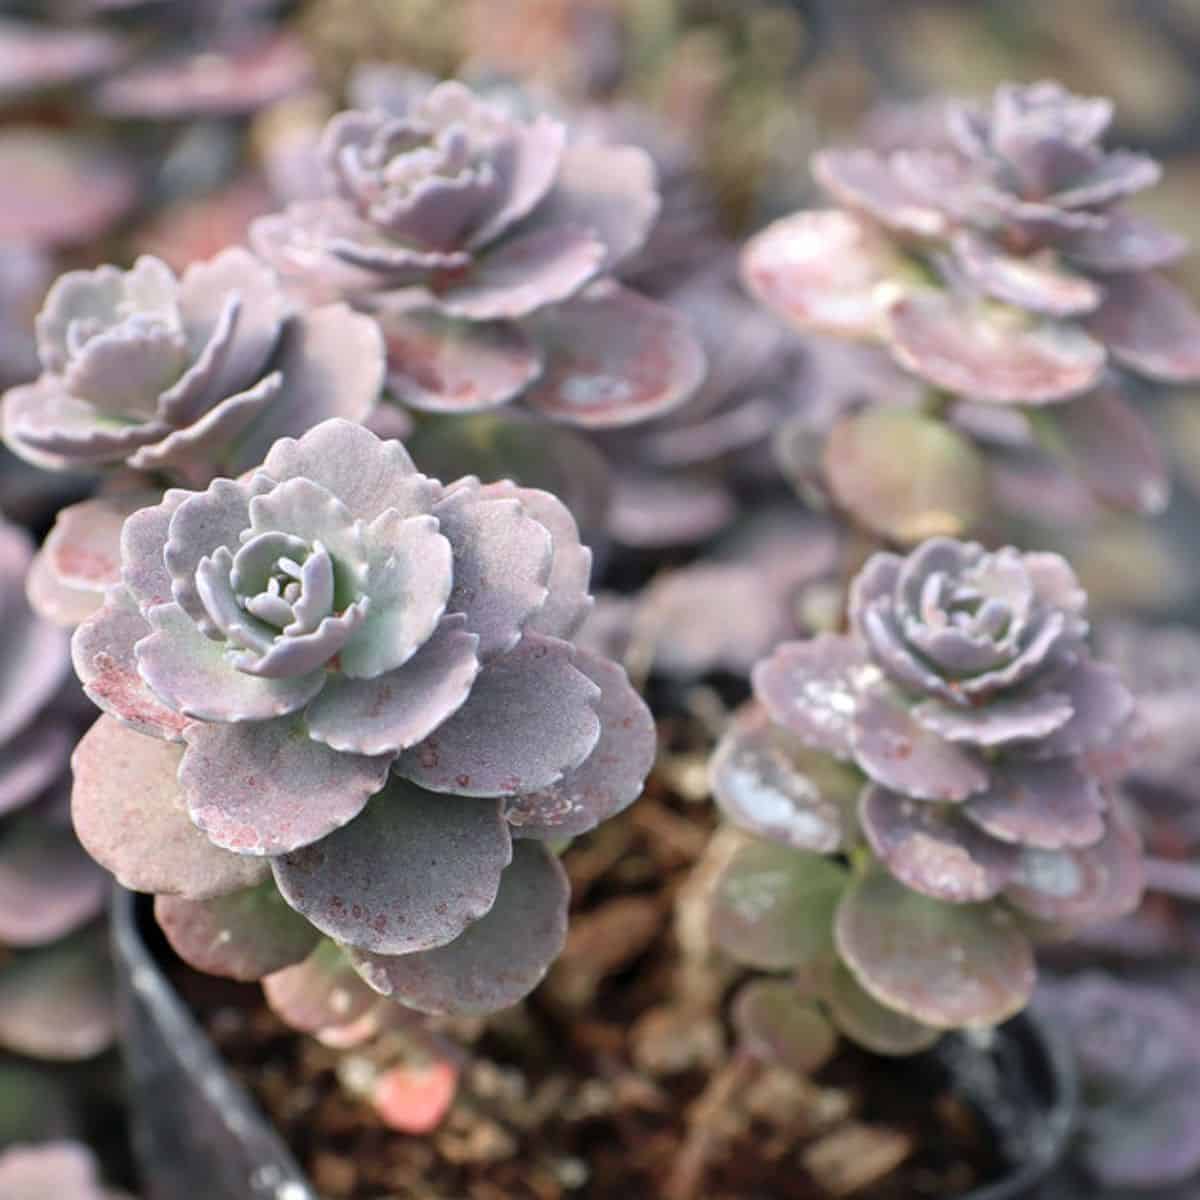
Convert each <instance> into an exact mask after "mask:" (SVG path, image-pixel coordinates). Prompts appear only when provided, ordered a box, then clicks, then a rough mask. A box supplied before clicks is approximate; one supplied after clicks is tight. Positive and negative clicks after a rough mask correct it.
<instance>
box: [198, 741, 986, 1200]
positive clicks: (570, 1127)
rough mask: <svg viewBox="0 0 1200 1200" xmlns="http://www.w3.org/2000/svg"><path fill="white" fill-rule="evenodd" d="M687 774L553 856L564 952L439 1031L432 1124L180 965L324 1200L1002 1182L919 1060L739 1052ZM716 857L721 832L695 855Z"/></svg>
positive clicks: (915, 1195) (901, 1191)
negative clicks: (437, 1112) (360, 1085)
mask: <svg viewBox="0 0 1200 1200" xmlns="http://www.w3.org/2000/svg"><path fill="white" fill-rule="evenodd" d="M701 778H702V773H700V759H699V758H698V757H694V756H691V757H689V756H687V755H680V756H678V757H677V758H676V759H674V760H672V762H671V763H670V764H669V765H668V768H667V769H666V770H665V771H664V770H660V771H659V773H658V774H657V775H656V776H655V777H654V779H653V780H652V782H651V787H650V789H649V791H648V793H647V795H646V796H645V797H644V798H643V799H642V800H641V801H640V802H639V803H638V804H636V805H635V806H634V807H633V809H631V810H630V811H629V812H627V813H625V814H624V815H623V816H622V817H620V818H618V819H616V820H614V821H612V822H609V823H608V825H607V826H604V827H602V828H601V829H600V830H598V831H596V832H595V833H594V834H592V835H589V836H588V837H585V838H581V839H579V841H578V842H576V843H575V845H573V846H572V847H571V849H570V850H569V851H568V852H567V854H566V856H565V859H564V861H565V863H566V865H567V867H568V870H569V872H570V874H571V877H572V881H573V884H574V896H575V899H574V907H575V911H574V914H573V917H572V928H571V935H570V940H569V943H568V946H567V950H566V953H565V954H564V955H563V957H562V959H561V960H560V961H559V963H557V964H556V966H555V968H554V969H553V971H552V972H551V974H550V976H549V977H548V979H547V980H546V982H545V984H544V985H543V986H542V988H540V989H539V991H538V992H537V993H536V994H535V996H534V997H533V998H532V1000H531V1001H530V1002H528V1003H527V1004H525V1005H523V1006H522V1007H521V1008H519V1009H517V1010H514V1011H513V1012H511V1013H508V1014H504V1015H502V1016H501V1017H500V1018H496V1019H493V1020H491V1021H489V1022H487V1023H483V1022H459V1023H457V1024H452V1025H450V1026H445V1027H443V1028H444V1029H445V1031H446V1032H449V1033H451V1034H452V1035H453V1036H454V1037H455V1038H457V1039H458V1040H460V1041H466V1042H467V1043H468V1044H469V1045H470V1057H469V1058H468V1059H467V1060H466V1062H465V1064H464V1066H463V1071H462V1079H461V1085H460V1089H459V1093H458V1097H457V1099H456V1102H455V1104H454V1107H453V1108H452V1110H451V1112H450V1114H449V1115H448V1117H447V1118H446V1119H445V1120H444V1121H443V1123H442V1124H441V1126H440V1127H439V1128H438V1129H437V1130H436V1131H435V1132H434V1133H433V1134H431V1135H429V1136H425V1137H413V1136H408V1135H404V1134H399V1133H395V1132H392V1131H391V1130H389V1129H387V1128H386V1127H384V1126H383V1125H382V1123H381V1122H380V1120H379V1118H378V1117H377V1116H376V1115H375V1113H374V1111H373V1110H372V1109H371V1108H370V1107H369V1106H368V1105H367V1104H366V1103H363V1102H360V1101H358V1100H356V1099H354V1098H353V1097H352V1096H351V1095H350V1094H349V1093H348V1092H347V1091H346V1090H345V1089H344V1088H343V1087H342V1086H341V1084H340V1083H339V1077H338V1073H337V1068H338V1064H339V1060H340V1061H341V1062H342V1068H343V1077H344V1076H345V1057H346V1052H337V1051H334V1050H331V1049H328V1048H326V1047H324V1046H321V1045H319V1044H318V1043H317V1042H315V1041H314V1040H312V1039H310V1038H304V1037H297V1036H295V1035H294V1034H292V1033H290V1032H289V1031H288V1030H287V1029H286V1028H285V1027H284V1026H283V1025H282V1024H281V1023H280V1021H279V1020H278V1018H276V1017H275V1016H274V1015H273V1014H272V1013H271V1012H270V1011H269V1010H268V1009H267V1008H266V1006H265V1005H264V1003H263V1002H262V998H261V994H260V992H259V990H258V988H257V987H253V986H249V985H238V984H229V985H225V984H224V983H218V984H217V986H213V983H214V981H211V980H207V979H204V978H202V977H199V976H195V975H192V974H191V973H190V972H187V971H186V968H182V967H181V968H180V969H179V972H178V974H177V976H176V977H177V979H178V982H179V983H180V985H181V987H182V988H183V990H184V991H185V993H186V994H187V995H188V997H189V999H190V1000H191V1002H192V1003H193V1005H194V1007H196V1008H197V1010H198V1011H199V1012H200V1015H201V1018H202V1020H203V1021H204V1023H205V1024H206V1026H207V1028H208V1029H209V1031H210V1032H211V1034H212V1036H213V1038H214V1039H215V1041H216V1043H217V1045H218V1046H219V1047H220V1049H221V1051H222V1053H223V1054H224V1056H225V1058H226V1059H227V1060H228V1062H229V1063H230V1064H231V1065H232V1067H233V1070H234V1071H235V1073H236V1074H237V1075H238V1076H239V1077H240V1078H241V1079H242V1080H243V1081H244V1082H245V1084H246V1085H247V1086H248V1087H249V1088H250V1090H251V1091H252V1092H253V1094H254V1095H255V1096H256V1097H257V1098H258V1100H259V1102H260V1103H261V1104H262V1105H263V1107H264V1108H265V1109H266V1110H267V1111H268V1112H269V1114H270V1115H271V1117H272V1118H273V1119H274V1121H275V1122H276V1124H277V1125H278V1127H279V1128H280V1130H281V1131H282V1132H283V1134H284V1136H285V1138H286V1140H287V1141H288V1142H289V1143H290V1144H291V1146H292V1147H293V1150H294V1151H295V1153H296V1155H297V1157H298V1158H299V1160H300V1162H301V1163H302V1164H303V1165H304V1167H305V1168H306V1170H307V1171H308V1172H309V1174H310V1176H311V1178H312V1180H313V1182H314V1184H315V1185H316V1187H317V1189H318V1191H319V1192H320V1193H321V1195H322V1196H323V1197H327V1198H328V1200H368V1198H369V1200H381V1198H384V1197H387V1198H388V1200H391V1198H397V1200H572V1198H575V1197H578V1198H581V1200H582V1198H590V1200H655V1198H658V1197H662V1198H663V1200H831V1198H832V1197H840V1196H855V1197H861V1198H862V1200H922V1198H924V1197H929V1198H933V1197H952V1196H959V1195H961V1194H963V1193H964V1192H966V1191H968V1190H969V1189H970V1188H971V1187H973V1186H975V1185H976V1184H978V1183H980V1182H982V1181H984V1180H987V1179H988V1178H992V1177H994V1176H995V1175H996V1174H997V1173H998V1171H999V1170H1000V1164H999V1163H998V1162H997V1160H996V1156H995V1153H994V1151H993V1149H992V1147H991V1145H990V1139H989V1137H988V1134H987V1131H986V1129H985V1128H984V1127H983V1126H982V1123H981V1122H980V1121H979V1119H978V1118H977V1117H976V1115H975V1114H974V1113H973V1112H972V1111H971V1110H970V1109H968V1108H967V1107H966V1106H965V1105H964V1104H963V1103H962V1102H961V1101H960V1100H959V1099H957V1098H956V1097H955V1095H954V1094H953V1092H952V1091H951V1089H950V1087H949V1085H948V1082H947V1079H946V1076H945V1075H944V1073H942V1071H941V1069H940V1068H939V1066H938V1064H937V1062H936V1061H932V1060H931V1059H930V1058H929V1057H928V1056H926V1057H923V1058H921V1059H917V1060H913V1061H884V1060H880V1059H877V1058H874V1057H872V1056H870V1055H867V1054H863V1053H860V1052H858V1051H856V1050H854V1049H853V1048H849V1047H847V1048H845V1049H843V1050H842V1051H841V1052H840V1053H839V1055H838V1056H837V1057H836V1058H835V1060H834V1061H833V1062H832V1063H831V1064H830V1065H829V1066H828V1067H826V1068H825V1070H823V1071H822V1072H821V1073H820V1074H819V1075H818V1076H817V1077H816V1079H815V1080H813V1081H808V1080H804V1079H801V1078H799V1077H797V1076H795V1075H791V1074H788V1073H786V1072H783V1071H780V1070H776V1069H770V1068H767V1067H765V1066H763V1065H762V1064H758V1063H754V1062H751V1061H748V1060H746V1059H744V1058H743V1057H741V1056H739V1055H737V1054H736V1053H735V1049H734V1047H733V1046H732V1045H731V1040H730V1037H729V1029H728V1023H727V1021H726V1019H725V1014H724V1008H725V1007H726V1001H727V999H728V994H729V991H730V988H731V986H732V985H733V984H734V983H735V982H736V979H735V977H734V976H733V975H732V974H731V973H730V971H729V969H728V968H727V967H723V966H721V965H720V964H719V963H717V962H716V961H715V960H714V959H713V957H712V956H711V955H710V954H709V953H708V950H707V946H706V945H705V944H704V936H703V922H702V921H699V920H698V919H697V912H698V909H697V905H696V904H695V895H696V893H697V891H698V890H699V889H701V888H702V886H703V875H704V871H703V869H702V870H701V871H700V872H697V871H696V870H695V868H696V866H697V862H698V860H700V859H701V856H702V855H705V853H706V852H705V847H706V844H708V843H709V834H710V830H711V827H712V824H713V817H712V814H711V810H710V806H709V805H707V804H704V803H698V802H696V800H698V799H699V796H700V794H701V793H702V791H703V785H702V783H701V782H700V780H701ZM689 793H692V794H693V795H694V796H695V797H696V800H693V801H689V800H688V799H686V798H685V797H686V796H687V795H688V794H689ZM714 854H716V855H718V856H719V854H720V841H719V839H718V841H717V843H716V844H715V847H714V848H712V849H710V850H709V851H708V852H707V861H708V862H709V863H710V866H711V864H712V858H713V855H714ZM689 880H690V882H689ZM677 901H679V902H678V903H677ZM351 1053H354V1052H351Z"/></svg>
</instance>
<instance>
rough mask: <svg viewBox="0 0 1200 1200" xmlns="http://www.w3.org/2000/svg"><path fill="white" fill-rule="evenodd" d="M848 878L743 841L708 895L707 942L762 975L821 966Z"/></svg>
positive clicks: (819, 862)
mask: <svg viewBox="0 0 1200 1200" xmlns="http://www.w3.org/2000/svg"><path fill="white" fill-rule="evenodd" d="M848 882H849V876H848V875H847V873H846V870H845V868H843V867H840V866H838V864H837V863H835V862H833V861H831V860H830V859H828V858H825V857H823V856H822V855H819V854H809V853H807V852H804V851H800V850H792V849H791V848H790V847H787V846H779V845H776V844H775V843H774V842H757V841H756V842H749V843H747V844H746V845H744V846H742V847H740V848H739V849H738V851H737V853H736V854H735V855H734V856H733V858H732V860H731V861H730V862H729V863H728V865H727V866H726V867H725V869H724V870H723V871H722V873H721V875H720V877H719V878H718V880H717V883H716V887H715V888H714V890H713V896H712V905H711V909H710V915H709V921H710V928H711V931H712V936H713V939H714V940H715V941H716V943H717V945H718V946H720V947H721V949H722V950H724V951H725V953H726V954H728V955H729V956H730V957H731V958H734V959H736V960H737V961H738V962H741V963H745V964H746V965H747V966H751V967H758V968H760V969H762V970H766V971H779V970H785V969H787V968H789V967H805V966H810V965H814V964H817V965H819V964H821V963H824V962H828V961H829V960H831V959H832V957H833V940H832V936H833V935H832V929H833V914H834V911H835V909H836V908H837V906H838V902H839V900H840V899H841V895H842V892H843V891H844V890H845V888H846V885H847V883H848Z"/></svg>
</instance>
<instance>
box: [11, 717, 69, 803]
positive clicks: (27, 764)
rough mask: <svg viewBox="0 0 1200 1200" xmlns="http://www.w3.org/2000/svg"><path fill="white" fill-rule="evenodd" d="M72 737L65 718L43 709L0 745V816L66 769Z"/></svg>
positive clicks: (45, 785)
mask: <svg viewBox="0 0 1200 1200" xmlns="http://www.w3.org/2000/svg"><path fill="white" fill-rule="evenodd" d="M74 741H75V735H74V731H73V730H72V729H71V727H70V725H69V724H68V722H67V721H65V720H63V719H62V718H61V717H60V716H58V715H56V714H54V713H46V714H44V715H43V716H41V717H39V718H38V720H37V721H36V722H35V723H34V724H33V725H31V726H30V727H29V728H27V729H24V730H22V731H21V735H20V736H19V737H16V738H12V739H11V740H9V741H8V742H6V743H5V744H4V745H3V746H2V747H0V817H2V816H6V815H7V814H8V813H11V812H15V811H16V810H17V809H19V808H23V807H24V806H25V805H26V804H28V803H29V802H30V801H31V800H33V799H35V798H36V797H37V796H39V795H41V793H42V792H44V791H45V790H46V789H47V788H48V787H49V786H50V785H51V784H52V783H53V782H54V781H55V780H56V779H58V778H59V777H60V776H61V775H62V774H63V773H64V772H65V771H66V766H67V759H68V758H69V757H70V754H71V747H72V745H73V744H74Z"/></svg>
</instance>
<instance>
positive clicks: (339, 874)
mask: <svg viewBox="0 0 1200 1200" xmlns="http://www.w3.org/2000/svg"><path fill="white" fill-rule="evenodd" d="M590 561H591V556H590V552H589V551H587V550H586V549H585V548H584V547H582V546H581V545H580V543H579V539H578V534H577V530H576V527H575V523H574V521H573V520H572V518H571V517H570V515H569V513H568V512H567V510H566V509H565V508H564V507H563V505H562V504H561V503H560V502H559V501H557V500H556V499H555V498H554V497H552V496H551V495H549V494H548V493H544V492H539V491H536V490H532V489H528V488H521V487H518V486H516V485H514V484H511V483H494V484H488V485H482V484H480V482H479V481H478V480H477V479H474V478H466V479H462V480H459V481H458V482H457V483H453V484H450V485H442V484H440V483H438V482H437V481H435V480H433V479H430V478H427V477H425V476H423V475H421V474H419V473H418V472H417V471H416V469H415V467H414V466H413V464H412V461H411V459H410V458H409V457H408V454H407V453H406V452H405V450H404V448H403V447H402V446H401V445H400V444H399V443H398V442H394V441H390V442H389V441H382V440H380V439H379V438H377V437H376V436H375V435H374V434H372V433H371V432H369V431H368V430H366V429H364V428H362V427H361V426H357V425H354V424H351V423H349V422H346V421H343V420H331V421H326V422H324V423H322V424H321V425H318V426H317V427H316V428H315V429H313V430H311V431H309V432H308V433H307V434H305V435H304V436H303V437H301V438H300V439H299V440H293V439H289V438H285V439H282V440H280V441H278V442H276V443H275V445H274V446H273V447H272V448H271V449H270V451H269V453H268V454H267V456H266V459H265V460H264V462H263V464H262V466H261V468H259V469H257V470H254V471H251V472H248V473H247V474H245V475H243V476H242V477H241V478H240V479H239V480H230V479H217V480H215V481H213V482H212V483H211V484H210V485H209V487H208V488H207V490H205V491H203V492H187V491H183V490H171V491H168V492H167V493H166V495H165V497H164V498H163V500H162V502H161V503H159V504H157V505H155V506H153V507H150V508H145V509H141V510H139V511H138V512H135V513H134V514H133V515H132V516H130V517H129V519H128V520H127V521H126V522H125V525H124V529H123V532H122V536H121V581H122V582H121V584H120V586H118V587H116V588H114V589H113V591H112V592H111V593H110V595H109V598H108V601H107V603H106V605H105V607H104V608H103V609H101V610H100V612H98V613H97V614H95V615H94V616H93V617H91V618H89V619H88V620H87V621H85V622H84V623H83V624H82V625H80V627H79V628H78V630H77V631H76V633H75V637H74V643H73V653H74V660H75V666H76V670H77V672H78V674H79V676H80V679H81V680H82V682H83V685H84V688H85V690H86V692H87V694H88V695H89V696H90V697H91V698H92V699H93V700H94V701H95V702H96V703H97V704H98V705H99V706H100V707H101V708H102V709H104V710H105V711H106V713H108V714H111V715H108V716H105V717H102V718H101V720H100V721H99V722H98V723H97V724H96V726H95V727H94V728H93V729H92V731H91V732H89V734H88V735H87V737H85V739H84V740H83V742H82V743H81V744H80V747H79V749H78V750H77V752H76V756H75V774H76V782H75V791H74V796H73V815H74V820H75V826H76V829H77V831H78V833H79V836H80V838H81V840H82V841H83V843H84V845H85V847H86V848H87V849H88V850H89V851H90V852H91V853H92V854H93V855H94V857H96V858H97V859H98V860H99V861H100V862H101V863H102V864H103V865H105V866H106V867H108V868H109V870H111V871H112V872H113V874H115V875H116V876H117V878H118V879H119V880H121V882H123V883H124V884H125V885H126V886H129V887H132V888H134V889H135V890H139V891H147V892H153V893H156V894H158V914H159V920H160V923H162V924H163V926H164V928H165V929H166V932H167V934H168V936H169V937H170V938H171V939H172V941H173V943H174V945H175V946H176V948H177V949H179V950H180V952H181V953H182V954H183V955H184V956H185V957H187V958H189V960H190V961H192V962H193V963H194V964H196V965H199V966H201V968H202V969H207V970H214V971H218V972H221V971H223V972H225V973H229V974H234V975H236V976H239V977H243V978H257V977H261V976H264V975H273V974H274V973H276V972H282V971H284V969H285V968H286V969H287V970H288V971H291V972H292V973H293V975H294V973H295V972H296V971H301V972H302V973H303V974H304V975H305V977H306V978H308V977H312V976H313V975H315V976H317V977H326V978H327V977H328V976H329V974H330V972H331V971H333V972H334V973H337V972H341V973H342V974H345V975H348V974H351V971H350V966H349V964H348V963H347V961H346V960H347V957H348V959H349V962H350V963H352V964H353V967H354V969H355V970H357V971H358V972H359V973H360V974H361V975H362V978H363V979H365V980H366V982H367V983H368V984H369V985H370V987H371V988H373V989H375V991H376V992H379V993H383V994H387V995H392V996H394V997H395V998H396V999H398V1000H399V1001H401V1002H402V1003H404V1004H406V1005H409V1006H410V1007H413V1008H417V1009H421V1010H428V1011H467V1012H478V1011H490V1010H491V1009H493V1008H499V1007H504V1006H506V1005H508V1004H511V1003H513V1002H515V1001H516V1000H517V999H519V998H520V997H521V996H522V995H524V994H525V992H527V991H528V990H529V989H530V988H532V987H533V986H534V985H535V984H536V983H537V981H538V980H539V979H540V977H541V975H542V973H543V972H544V971H545V969H546V967H547V966H548V965H549V962H550V961H551V960H552V959H553V957H554V956H555V955H556V954H557V952H558V950H559V949H560V947H561V943H562V938H563V936H564V932H565V919H566V903H567V886H566V880H565V876H564V874H563V872H562V869H561V867H560V866H559V865H558V862H557V860H556V859H555V857H554V855H553V853H551V852H550V849H549V848H548V846H547V845H546V844H545V843H546V842H547V841H550V842H553V841H557V840H559V839H563V838H569V837H572V836H574V835H575V834H577V833H581V832H584V831H586V830H587V829H590V828H592V827H593V826H594V825H596V824H597V823H598V822H600V821H601V820H603V819H605V818H606V817H608V816H611V815H612V814H613V813H615V812H617V811H619V810H620V809H621V808H623V807H624V806H626V805H627V804H629V803H631V802H632V801H633V800H634V799H635V798H636V797H637V795H638V794H639V792H640V790H641V785H642V781H643V779H644V777H645V774H646V772H647V771H648V770H649V767H650V763H651V760H652V758H653V752H654V727H653V723H652V721H651V719H650V715H649V712H648V711H647V709H646V708H645V706H644V705H643V704H642V702H641V700H640V699H639V698H638V696H637V694H636V693H635V692H634V691H633V690H632V688H631V687H630V686H629V683H628V681H627V680H626V678H625V676H624V673H623V672H622V671H621V670H620V668H619V667H617V666H616V665H615V664H613V663H611V662H608V661H606V660H604V659H602V658H599V657H597V656H595V655H592V654H589V653H587V652H584V651H582V650H577V649H576V648H575V647H573V645H572V644H571V641H570V639H571V637H572V635H573V633H574V631H575V629H576V628H577V626H578V624H579V622H580V621H581V620H582V619H583V617H584V615H585V614H586V612H587V609H588V607H589V604H590V597H589V595H588V575H589V570H590ZM147 735H149V736H147ZM219 930H224V931H226V932H228V934H229V937H227V938H225V937H221V938H214V931H219ZM323 938H324V939H326V940H323ZM343 951H344V954H343ZM310 956H311V957H312V959H313V961H312V962H310V963H309V966H308V967H307V968H305V967H304V965H303V964H304V961H305V960H308V959H309V958H310ZM295 964H300V966H296V965H295ZM285 974H286V972H285ZM291 977H292V976H289V978H291ZM280 986H283V987H284V991H285V992H286V990H287V988H286V986H284V985H280ZM317 990H318V992H319V990H320V989H317ZM364 990H366V991H367V995H368V996H370V994H371V993H370V992H369V990H367V989H364ZM312 992H313V989H312V988H311V987H302V988H301V989H300V1002H301V1004H302V1005H307V1006H308V1007H309V1008H312V1007H313V1006H315V1005H317V1001H316V999H315V998H314V997H313V995H312ZM281 1003H284V1002H283V1001H281ZM367 1008H369V1005H367V1004H365V1003H364V1006H363V1008H362V1009H361V1010H360V1011H358V1012H355V1013H342V1014H341V1016H342V1017H343V1018H344V1019H343V1020H342V1021H335V1020H333V1019H327V1017H328V1014H326V1013H324V1012H322V1013H321V1015H320V1017H319V1018H317V1017H311V1018H310V1020H311V1021H312V1022H313V1027H317V1028H319V1027H321V1022H322V1021H323V1023H324V1025H332V1024H345V1023H346V1022H347V1021H349V1020H353V1019H356V1018H357V1017H360V1016H362V1015H364V1013H365V1012H366V1011H367Z"/></svg>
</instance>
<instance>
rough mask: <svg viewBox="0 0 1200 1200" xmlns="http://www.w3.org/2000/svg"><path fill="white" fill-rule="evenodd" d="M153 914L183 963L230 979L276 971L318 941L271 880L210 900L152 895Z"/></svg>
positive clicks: (313, 932) (291, 962) (287, 965)
mask: <svg viewBox="0 0 1200 1200" xmlns="http://www.w3.org/2000/svg"><path fill="white" fill-rule="evenodd" d="M154 918H155V920H156V921H157V922H158V924H159V926H160V928H161V929H162V931H163V933H165V934H166V935H167V941H168V942H170V943H171V946H172V948H173V949H174V950H175V953H176V954H178V955H179V957H180V958H182V959H183V960H184V962H186V963H188V964H189V965H190V966H193V967H195V968H196V970H197V971H204V972H206V973H207V974H209V975H224V976H227V977H228V978H230V979H245V980H250V979H261V978H262V977H263V976H264V975H270V974H271V973H272V972H274V971H281V970H283V968H284V967H290V966H292V965H293V964H295V963H298V962H300V961H301V960H302V959H304V958H306V957H307V956H308V955H309V954H311V953H312V951H313V950H314V949H315V947H316V945H317V942H318V941H319V940H320V934H318V933H317V931H316V930H315V929H314V928H313V927H312V926H311V925H310V924H309V923H308V922H307V921H306V920H305V919H304V918H303V917H302V916H300V915H299V914H298V913H296V912H293V910H292V909H291V908H289V907H288V906H287V904H286V903H284V900H283V898H282V897H281V896H280V894H279V893H278V892H277V891H276V890H275V885H274V884H273V883H271V882H270V881H267V882H265V883H262V884H260V885H259V886H258V887H256V888H249V889H247V890H246V891H242V892H231V893H230V894H229V895H227V896H218V897H216V898H215V899H212V900H183V899H180V898H179V897H178V896H157V897H155V900H154Z"/></svg>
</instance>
